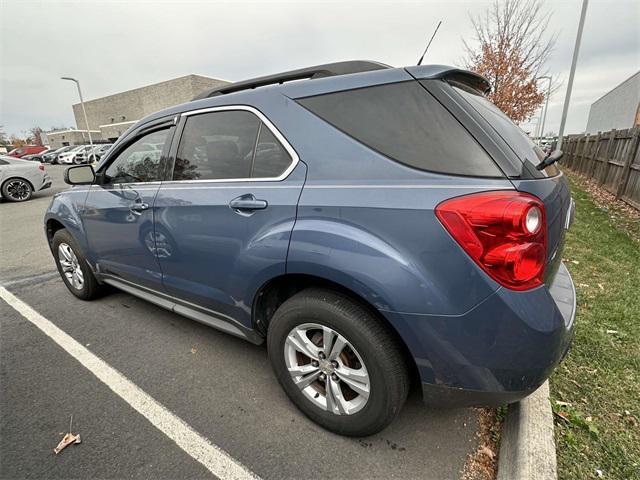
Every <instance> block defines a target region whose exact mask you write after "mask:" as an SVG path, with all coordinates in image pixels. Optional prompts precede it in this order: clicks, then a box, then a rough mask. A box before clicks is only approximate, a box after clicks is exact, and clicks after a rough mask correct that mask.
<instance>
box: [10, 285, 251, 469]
mask: <svg viewBox="0 0 640 480" xmlns="http://www.w3.org/2000/svg"><path fill="white" fill-rule="evenodd" d="M0 298H2V299H3V300H4V301H5V302H7V303H8V304H9V305H10V306H11V307H13V309H14V310H16V311H17V312H18V313H19V314H20V315H22V316H23V317H24V318H26V319H27V320H29V321H30V322H31V323H33V324H34V325H35V326H36V327H38V328H39V329H40V330H42V331H43V332H44V333H45V334H46V335H47V336H49V337H50V338H51V339H52V340H53V341H54V342H56V343H57V344H58V345H59V346H61V347H62V348H63V349H64V350H65V351H66V352H67V353H68V354H69V355H71V356H72V357H74V358H75V359H76V360H78V361H79V362H80V363H81V364H82V365H83V366H84V367H85V368H86V369H88V370H89V371H90V372H91V373H93V374H94V375H95V376H96V377H98V379H99V380H100V381H102V382H103V383H104V384H105V385H107V386H108V387H109V388H110V389H111V390H113V392H115V393H116V395H118V396H119V397H120V398H122V399H123V400H124V401H125V402H127V403H128V404H129V405H131V406H132V407H133V408H134V409H135V410H136V411H137V412H138V413H140V414H141V415H142V416H144V417H145V418H146V419H147V420H149V422H151V424H152V425H153V426H154V427H156V428H157V429H158V430H160V431H161V432H162V433H164V434H165V435H166V436H167V437H169V438H170V439H171V440H173V441H174V442H175V443H176V444H177V445H178V446H179V447H180V448H181V449H182V450H184V451H185V452H186V453H188V454H189V455H190V456H191V457H193V458H194V459H195V460H197V461H198V462H200V463H201V464H202V465H204V467H205V468H206V469H207V470H209V471H210V472H211V473H213V474H214V475H216V476H217V477H219V478H221V479H238V480H243V479H253V480H255V479H257V478H258V477H257V475H255V474H254V473H253V472H251V471H250V470H249V469H248V468H247V467H245V466H244V465H242V464H241V463H240V462H238V461H236V460H234V459H233V458H232V457H230V456H229V455H228V454H227V453H226V452H224V451H223V450H221V449H220V448H219V447H217V446H215V445H213V444H212V443H210V442H209V440H207V439H206V438H205V437H203V436H201V435H200V434H199V433H197V432H196V431H195V430H193V429H192V428H191V427H190V426H189V425H188V424H187V423H185V422H184V421H183V420H182V419H180V418H179V417H177V416H175V415H174V414H173V413H171V412H170V411H169V410H167V409H166V408H165V407H163V406H162V405H161V404H160V403H158V402H157V401H156V400H154V399H153V398H152V397H151V396H149V395H148V394H146V393H145V392H144V391H142V390H141V389H140V388H139V387H138V386H136V385H135V384H134V383H133V382H131V381H130V380H128V379H127V378H126V377H125V376H124V375H122V374H121V373H120V372H118V371H117V370H116V369H115V368H113V367H111V366H110V365H108V364H107V363H106V362H104V361H103V360H101V359H100V358H98V357H97V356H96V355H94V354H93V353H91V352H90V351H89V350H87V349H86V348H85V347H84V346H82V345H81V344H80V343H78V342H77V341H76V340H74V339H73V338H72V337H71V336H69V335H68V334H66V333H65V332H63V331H62V330H60V329H59V328H58V327H57V326H55V325H54V324H53V323H52V322H51V321H49V320H47V319H46V318H44V317H43V316H42V315H40V314H39V313H38V312H36V311H35V310H34V309H33V308H31V307H30V306H29V305H27V304H26V303H24V302H23V301H22V300H20V299H19V298H17V297H16V296H15V295H13V294H12V293H11V292H9V291H8V290H7V289H6V288H4V287H2V286H0Z"/></svg>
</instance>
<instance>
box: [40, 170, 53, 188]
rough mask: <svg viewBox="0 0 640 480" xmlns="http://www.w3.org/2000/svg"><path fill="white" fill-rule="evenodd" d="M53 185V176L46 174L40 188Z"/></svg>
mask: <svg viewBox="0 0 640 480" xmlns="http://www.w3.org/2000/svg"><path fill="white" fill-rule="evenodd" d="M50 186H51V177H49V175H47V174H45V175H44V178H43V179H42V186H41V187H40V188H39V189H38V190H44V189H45V188H49V187H50Z"/></svg>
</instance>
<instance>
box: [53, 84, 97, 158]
mask: <svg viewBox="0 0 640 480" xmlns="http://www.w3.org/2000/svg"><path fill="white" fill-rule="evenodd" d="M60 79H61V80H69V81H71V82H76V87H78V95H79V96H80V105H81V106H82V114H83V115H84V124H85V126H86V127H87V133H88V134H89V145H91V151H93V140H92V139H91V128H89V120H87V111H86V110H85V109H84V100H82V90H80V82H79V81H78V80H76V79H75V78H71V77H60ZM88 159H89V155H87V160H88Z"/></svg>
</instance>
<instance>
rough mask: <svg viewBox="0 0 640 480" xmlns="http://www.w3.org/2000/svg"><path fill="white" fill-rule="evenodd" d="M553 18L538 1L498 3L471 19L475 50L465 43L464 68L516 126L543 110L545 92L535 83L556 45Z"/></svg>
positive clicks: (543, 71)
mask: <svg viewBox="0 0 640 480" xmlns="http://www.w3.org/2000/svg"><path fill="white" fill-rule="evenodd" d="M550 16H551V13H549V12H545V11H544V10H543V9H542V4H541V1H540V0H503V1H498V0H494V3H493V5H492V6H491V8H489V10H488V11H487V12H486V14H485V15H484V16H479V17H477V18H472V19H471V22H472V24H473V27H474V30H475V42H474V44H473V45H470V44H468V43H467V42H466V41H465V42H464V43H465V48H466V50H467V59H466V67H467V68H468V69H470V70H473V71H475V72H478V73H480V74H481V75H484V76H485V77H486V78H487V79H488V80H489V81H490V82H491V86H492V90H491V93H490V94H489V98H490V99H491V101H492V102H493V103H495V104H496V105H497V106H498V107H499V108H500V109H501V110H502V111H503V112H505V113H506V114H507V115H508V116H509V117H511V119H512V120H513V121H514V122H523V121H525V120H527V119H528V118H530V117H531V115H532V114H533V113H534V112H535V111H536V110H537V109H538V107H540V105H541V104H542V102H543V101H544V96H545V91H544V89H543V88H542V85H540V86H539V85H538V81H537V78H538V77H540V76H543V75H545V74H546V71H545V64H546V62H547V60H548V59H549V57H550V55H551V53H552V51H553V47H554V44H555V35H551V36H549V35H548V34H547V24H548V23H549V18H550Z"/></svg>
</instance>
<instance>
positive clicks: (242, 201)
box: [229, 193, 268, 213]
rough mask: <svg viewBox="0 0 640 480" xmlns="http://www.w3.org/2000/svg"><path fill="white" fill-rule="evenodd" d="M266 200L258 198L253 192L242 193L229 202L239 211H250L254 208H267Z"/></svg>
mask: <svg viewBox="0 0 640 480" xmlns="http://www.w3.org/2000/svg"><path fill="white" fill-rule="evenodd" d="M267 205H268V203H267V201H266V200H258V199H257V198H256V197H255V196H254V195H253V194H251V193H248V194H246V195H240V196H239V197H236V198H234V199H233V200H231V201H230V202H229V207H231V208H232V209H233V210H234V211H236V212H238V213H249V212H251V211H253V210H264V209H265V208H267Z"/></svg>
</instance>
